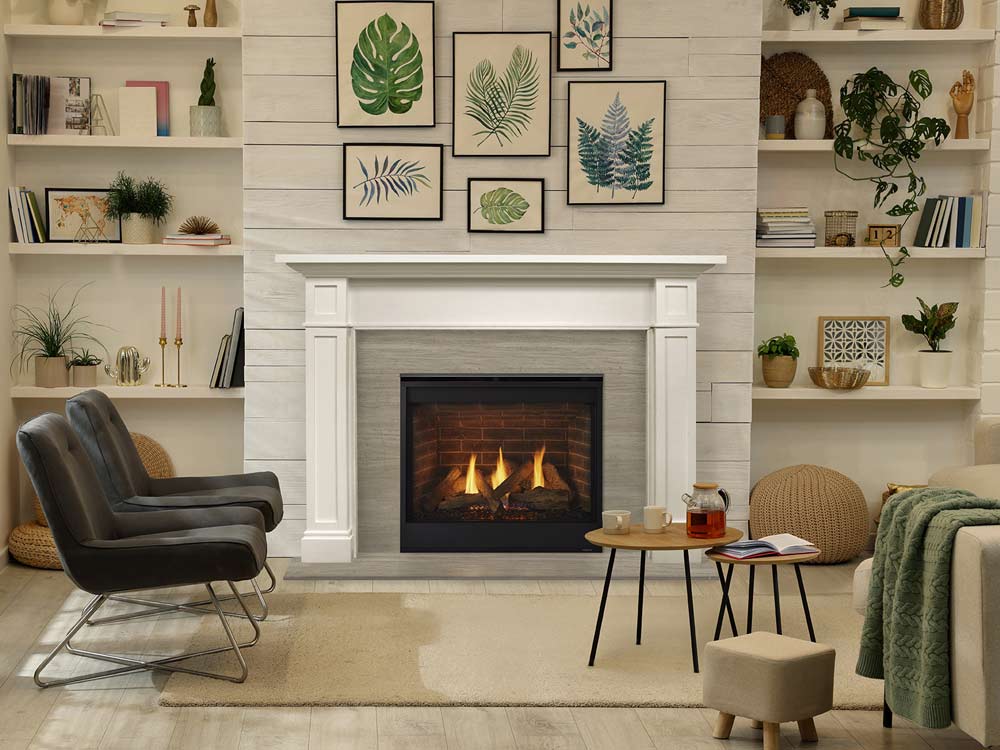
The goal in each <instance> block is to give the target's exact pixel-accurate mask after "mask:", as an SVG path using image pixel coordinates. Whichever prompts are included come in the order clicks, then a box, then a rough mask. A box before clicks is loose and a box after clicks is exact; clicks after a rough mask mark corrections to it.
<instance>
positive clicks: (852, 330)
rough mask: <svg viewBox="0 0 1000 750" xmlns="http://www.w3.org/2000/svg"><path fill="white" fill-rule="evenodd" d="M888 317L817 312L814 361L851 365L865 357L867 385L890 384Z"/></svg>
mask: <svg viewBox="0 0 1000 750" xmlns="http://www.w3.org/2000/svg"><path fill="white" fill-rule="evenodd" d="M890 328H891V324H890V319H889V316H888V315H821V316H819V321H818V329H819V335H818V337H817V352H816V364H817V365H819V366H820V367H831V366H838V365H840V366H844V367H847V366H852V365H854V364H855V363H856V362H858V361H867V362H868V363H869V364H870V365H872V366H871V367H870V369H871V371H872V374H871V377H870V378H869V379H868V383H867V385H889V364H890Z"/></svg>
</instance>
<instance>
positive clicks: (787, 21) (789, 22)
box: [764, 0, 816, 31]
mask: <svg viewBox="0 0 1000 750" xmlns="http://www.w3.org/2000/svg"><path fill="white" fill-rule="evenodd" d="M764 28H765V29H767V30H768V31H809V30H811V29H815V28H816V9H815V8H813V9H812V10H811V11H810V12H809V13H803V14H802V15H801V16H797V15H795V14H794V13H792V11H790V10H789V9H788V8H787V7H786V6H785V4H784V3H783V2H781V0H764Z"/></svg>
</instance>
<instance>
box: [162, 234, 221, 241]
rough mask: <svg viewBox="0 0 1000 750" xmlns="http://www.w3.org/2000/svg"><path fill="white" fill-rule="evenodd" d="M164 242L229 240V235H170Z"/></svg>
mask: <svg viewBox="0 0 1000 750" xmlns="http://www.w3.org/2000/svg"><path fill="white" fill-rule="evenodd" d="M163 239H164V240H228V239H229V235H228V234H184V233H175V234H168V235H166V236H165V237H164V238H163Z"/></svg>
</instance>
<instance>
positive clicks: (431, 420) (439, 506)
mask: <svg viewBox="0 0 1000 750" xmlns="http://www.w3.org/2000/svg"><path fill="white" fill-rule="evenodd" d="M400 383H401V399H400V401H401V405H402V422H401V424H402V440H401V446H402V456H401V459H402V471H401V478H402V487H401V492H400V496H401V500H402V508H401V511H402V512H401V516H400V517H401V535H400V551H402V552H584V551H585V552H590V551H596V548H594V547H591V546H590V545H589V544H587V543H586V542H585V541H584V539H583V535H584V534H585V533H586V532H587V531H589V530H590V529H592V528H594V527H595V526H597V525H599V523H600V513H601V460H602V453H601V434H602V424H601V402H602V386H603V378H602V377H601V376H599V375H585V376H565V375H560V376H514V375H495V376H449V375H404V376H402V377H401V379H400Z"/></svg>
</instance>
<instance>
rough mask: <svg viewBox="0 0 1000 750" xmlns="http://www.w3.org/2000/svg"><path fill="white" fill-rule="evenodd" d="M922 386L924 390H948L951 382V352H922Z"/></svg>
mask: <svg viewBox="0 0 1000 750" xmlns="http://www.w3.org/2000/svg"><path fill="white" fill-rule="evenodd" d="M917 356H918V357H919V358H920V385H921V387H923V388H947V387H948V384H949V382H950V380H951V360H952V353H951V352H932V351H921V352H918V353H917Z"/></svg>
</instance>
